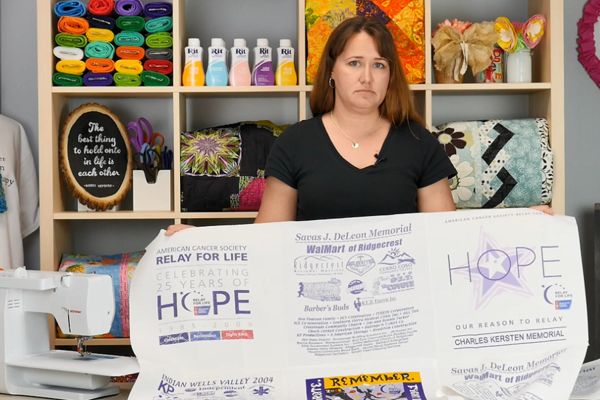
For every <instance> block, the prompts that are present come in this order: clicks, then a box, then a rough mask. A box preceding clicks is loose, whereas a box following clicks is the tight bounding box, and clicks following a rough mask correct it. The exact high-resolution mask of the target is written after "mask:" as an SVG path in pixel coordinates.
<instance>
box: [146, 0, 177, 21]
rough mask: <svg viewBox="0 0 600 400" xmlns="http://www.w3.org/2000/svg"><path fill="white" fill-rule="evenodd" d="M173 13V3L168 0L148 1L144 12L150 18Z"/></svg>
mask: <svg viewBox="0 0 600 400" xmlns="http://www.w3.org/2000/svg"><path fill="white" fill-rule="evenodd" d="M172 13H173V5H172V4H171V3H166V2H154V3H148V4H146V6H145V7H144V14H145V15H146V16H147V17H148V18H158V17H166V16H167V15H171V14H172Z"/></svg>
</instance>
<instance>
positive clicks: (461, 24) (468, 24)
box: [431, 19, 473, 37]
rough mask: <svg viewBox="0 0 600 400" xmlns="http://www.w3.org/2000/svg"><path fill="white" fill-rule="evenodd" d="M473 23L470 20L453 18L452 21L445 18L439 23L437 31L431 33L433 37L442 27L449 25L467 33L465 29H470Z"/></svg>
mask: <svg viewBox="0 0 600 400" xmlns="http://www.w3.org/2000/svg"><path fill="white" fill-rule="evenodd" d="M471 25H473V24H472V23H471V22H468V21H459V20H457V19H453V20H452V22H451V21H450V20H445V21H444V22H441V23H439V24H438V29H436V30H435V31H433V34H432V35H431V36H432V37H433V36H435V34H436V33H437V31H438V30H439V29H440V28H443V27H446V26H449V27H450V28H454V29H455V30H457V31H458V32H460V33H465V31H466V30H467V29H469V28H470V27H471Z"/></svg>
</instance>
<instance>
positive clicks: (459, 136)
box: [433, 118, 553, 208]
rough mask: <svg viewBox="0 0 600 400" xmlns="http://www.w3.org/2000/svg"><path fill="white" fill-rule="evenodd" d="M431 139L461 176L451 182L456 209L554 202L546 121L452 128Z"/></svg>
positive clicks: (440, 129)
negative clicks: (441, 148)
mask: <svg viewBox="0 0 600 400" xmlns="http://www.w3.org/2000/svg"><path fill="white" fill-rule="evenodd" d="M433 134H434V135H435V136H436V137H437V138H438V140H439V142H440V144H442V146H443V147H444V148H445V150H446V154H448V156H449V157H450V161H452V163H453V164H454V167H455V168H456V169H457V171H458V175H457V176H456V177H455V178H453V179H452V180H451V182H450V188H451V190H452V197H453V198H454V202H455V204H456V207H457V208H505V207H530V206H535V205H541V204H549V203H550V201H551V200H552V184H553V170H552V166H553V155H552V151H551V150H550V147H549V142H548V124H547V122H546V120H545V119H543V118H537V119H531V118H530V119H513V120H489V121H460V122H450V123H447V124H443V125H439V126H438V127H437V128H436V130H435V131H434V132H433Z"/></svg>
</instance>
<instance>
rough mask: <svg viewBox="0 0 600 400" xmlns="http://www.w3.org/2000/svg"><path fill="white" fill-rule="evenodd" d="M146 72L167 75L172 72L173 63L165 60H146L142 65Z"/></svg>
mask: <svg viewBox="0 0 600 400" xmlns="http://www.w3.org/2000/svg"><path fill="white" fill-rule="evenodd" d="M144 69H145V70H146V71H153V72H159V73H161V74H164V75H169V74H170V73H172V72H173V63H172V62H171V61H167V60H147V61H146V62H145V63H144Z"/></svg>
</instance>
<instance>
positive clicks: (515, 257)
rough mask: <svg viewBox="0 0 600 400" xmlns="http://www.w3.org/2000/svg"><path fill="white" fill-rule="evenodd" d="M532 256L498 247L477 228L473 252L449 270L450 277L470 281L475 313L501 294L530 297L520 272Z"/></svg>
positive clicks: (522, 273) (530, 293) (520, 251)
mask: <svg viewBox="0 0 600 400" xmlns="http://www.w3.org/2000/svg"><path fill="white" fill-rule="evenodd" d="M534 257H535V255H534V253H533V251H532V250H531V249H526V248H523V247H501V246H500V244H499V243H498V242H497V241H496V240H495V239H494V238H493V237H492V236H491V235H490V234H489V233H488V232H487V231H486V230H485V229H483V228H481V231H480V234H479V246H478V249H477V251H475V253H474V254H469V261H468V263H466V264H462V265H461V266H460V267H458V268H456V269H453V270H451V274H452V275H454V274H458V275H463V276H465V277H466V278H467V279H469V280H470V281H472V282H473V290H474V294H475V308H476V309H477V310H479V309H480V308H484V307H486V306H487V305H488V304H489V303H490V301H491V300H492V299H494V298H496V297H498V296H500V295H502V294H503V293H511V294H517V295H520V296H524V297H533V296H534V294H533V292H532V291H531V290H530V289H529V287H528V286H527V280H526V279H525V276H524V271H525V270H526V269H527V266H528V265H529V264H531V263H532V262H533V261H534ZM519 266H520V267H519Z"/></svg>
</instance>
